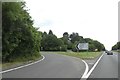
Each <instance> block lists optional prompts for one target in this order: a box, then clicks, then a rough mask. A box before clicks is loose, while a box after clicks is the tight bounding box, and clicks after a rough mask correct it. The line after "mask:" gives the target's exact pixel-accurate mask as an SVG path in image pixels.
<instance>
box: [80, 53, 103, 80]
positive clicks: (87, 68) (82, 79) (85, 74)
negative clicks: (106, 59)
mask: <svg viewBox="0 0 120 80" xmlns="http://www.w3.org/2000/svg"><path fill="white" fill-rule="evenodd" d="M103 55H104V53H103V54H102V55H101V56H100V57H99V59H98V60H97V61H96V63H95V64H94V65H93V67H92V68H91V70H90V71H89V72H88V70H89V66H88V64H87V63H86V62H85V61H84V60H82V61H83V62H84V63H85V66H86V70H85V72H84V74H83V75H82V77H81V79H80V80H87V78H88V77H89V76H90V74H91V73H92V71H93V70H94V69H95V67H96V66H97V64H98V62H99V61H100V60H101V58H102V56H103Z"/></svg>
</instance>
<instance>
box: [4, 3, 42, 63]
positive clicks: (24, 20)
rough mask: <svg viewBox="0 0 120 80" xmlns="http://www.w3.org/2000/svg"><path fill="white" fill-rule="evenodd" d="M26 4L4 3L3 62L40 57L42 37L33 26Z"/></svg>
mask: <svg viewBox="0 0 120 80" xmlns="http://www.w3.org/2000/svg"><path fill="white" fill-rule="evenodd" d="M24 7H25V2H4V3H2V43H3V44H2V61H3V62H6V61H15V60H16V59H18V58H19V59H21V58H22V59H23V57H24V59H26V60H27V59H33V56H34V57H39V56H40V54H39V48H40V40H41V35H40V34H39V33H38V32H37V30H36V29H35V28H34V27H33V26H32V25H33V21H32V19H31V16H30V15H29V13H28V12H27V10H25V9H24Z"/></svg>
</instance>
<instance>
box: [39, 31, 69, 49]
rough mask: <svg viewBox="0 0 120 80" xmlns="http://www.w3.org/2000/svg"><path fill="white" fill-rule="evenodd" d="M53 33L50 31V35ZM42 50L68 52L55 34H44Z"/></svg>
mask: <svg viewBox="0 0 120 80" xmlns="http://www.w3.org/2000/svg"><path fill="white" fill-rule="evenodd" d="M51 32H52V31H51V30H50V31H49V33H51ZM41 50H44V51H60V50H61V51H66V50H67V47H66V46H65V45H64V43H63V41H62V40H61V39H59V38H57V37H56V36H55V35H54V34H53V33H52V34H46V33H43V37H42V41H41Z"/></svg>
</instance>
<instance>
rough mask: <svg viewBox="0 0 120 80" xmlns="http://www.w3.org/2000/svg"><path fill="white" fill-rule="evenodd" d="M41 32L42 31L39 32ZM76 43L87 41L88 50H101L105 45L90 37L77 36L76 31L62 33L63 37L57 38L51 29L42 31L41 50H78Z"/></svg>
mask: <svg viewBox="0 0 120 80" xmlns="http://www.w3.org/2000/svg"><path fill="white" fill-rule="evenodd" d="M41 33H42V32H41ZM78 43H89V50H88V51H95V50H97V51H102V50H105V47H104V45H103V44H102V43H100V42H99V41H97V40H93V39H90V38H83V36H79V34H78V33H74V32H73V33H72V34H68V32H64V33H63V37H61V38H57V36H56V35H55V34H53V32H52V30H49V33H48V34H47V33H46V32H43V33H42V40H41V48H40V49H41V50H43V51H67V50H72V51H75V52H76V51H78V49H77V48H76V45H77V44H78Z"/></svg>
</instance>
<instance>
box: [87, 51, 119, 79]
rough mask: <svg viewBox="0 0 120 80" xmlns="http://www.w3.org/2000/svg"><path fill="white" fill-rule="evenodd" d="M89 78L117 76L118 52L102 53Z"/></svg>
mask: <svg viewBox="0 0 120 80" xmlns="http://www.w3.org/2000/svg"><path fill="white" fill-rule="evenodd" d="M89 78H118V54H117V53H114V54H113V55H107V54H106V53H104V55H103V57H102V58H101V60H100V61H99V63H98V65H97V66H96V68H95V69H94V70H93V72H92V73H91V75H90V76H89Z"/></svg>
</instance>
